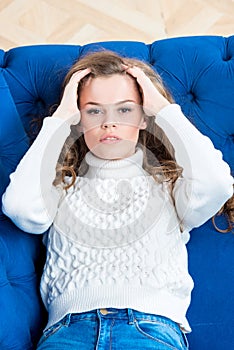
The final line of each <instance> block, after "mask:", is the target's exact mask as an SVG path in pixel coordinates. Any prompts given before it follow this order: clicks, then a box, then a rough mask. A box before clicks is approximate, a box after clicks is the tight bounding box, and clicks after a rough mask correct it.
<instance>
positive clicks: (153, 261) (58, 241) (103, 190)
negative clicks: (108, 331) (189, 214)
mask: <svg viewBox="0 0 234 350" xmlns="http://www.w3.org/2000/svg"><path fill="white" fill-rule="evenodd" d="M86 161H87V163H88V165H89V169H90V170H89V172H88V173H87V175H86V176H85V177H84V178H78V179H77V181H76V184H75V186H74V187H72V188H70V189H69V190H68V193H67V195H66V196H65V197H64V199H63V200H62V201H61V203H60V207H59V209H58V212H57V215H56V218H55V221H54V225H53V227H52V228H51V230H50V233H49V237H48V242H47V247H48V254H47V261H46V265H45V270H44V274H43V278H42V284H41V288H42V295H43V298H44V302H45V304H46V305H47V307H48V309H49V310H50V309H51V308H52V309H54V308H56V313H58V310H60V313H59V318H61V317H62V316H63V315H64V314H66V313H67V312H68V311H69V310H68V309H67V307H68V306H66V309H63V308H61V303H60V302H59V300H60V297H61V298H63V297H64V296H66V295H69V299H70V303H71V305H72V304H73V303H75V305H76V307H78V310H74V311H79V312H80V311H85V310H87V309H90V308H91V306H90V305H88V304H87V300H86V299H84V300H83V299H82V297H81V295H80V291H82V290H84V291H86V290H90V288H91V289H92V288H95V294H96V298H97V300H98V299H99V298H100V299H104V300H105V289H106V287H108V288H109V290H111V293H112V304H111V305H108V306H117V307H121V306H122V305H125V307H127V306H129V307H130V306H133V305H134V308H136V309H141V308H142V306H141V305H140V304H139V305H138V301H137V298H136V293H135V291H136V290H139V289H142V292H143V293H146V295H147V294H148V293H150V294H151V299H152V300H154V293H155V291H156V290H157V291H158V292H160V293H161V294H162V296H160V297H159V300H158V301H153V304H152V300H150V299H149V305H150V308H151V312H154V311H155V312H157V309H158V304H159V303H160V307H161V305H162V304H165V303H166V299H164V298H165V293H168V294H170V295H171V298H172V299H174V300H176V299H179V300H180V301H182V300H186V299H189V297H190V292H191V289H192V287H193V282H192V280H191V278H190V276H189V274H188V272H187V253H186V249H185V244H184V242H183V238H182V237H183V236H182V235H181V232H180V229H179V220H178V218H177V215H176V211H175V209H174V206H173V203H172V201H171V199H170V196H169V194H168V192H167V191H166V190H165V188H164V185H162V184H158V183H156V182H155V180H154V179H153V178H152V177H151V176H149V175H148V174H146V173H145V172H144V171H143V169H142V161H143V152H142V151H141V149H138V150H137V152H136V154H135V155H133V156H132V157H130V158H129V159H128V160H126V159H125V160H124V161H123V162H121V161H117V162H115V161H112V162H111V164H110V162H107V163H103V161H101V160H100V159H98V158H96V157H95V156H94V155H92V154H90V153H89V154H88V156H87V157H86ZM94 163H95V164H94ZM122 163H124V164H122ZM110 165H112V167H111V168H110ZM120 168H121V172H119V169H120ZM126 170H128V171H126ZM125 173H126V174H130V173H131V174H132V175H133V174H134V173H135V175H136V176H135V177H131V178H130V177H128V178H122V177H121V178H118V176H120V174H125ZM99 176H101V178H100V177H99ZM109 176H111V178H109ZM112 176H113V177H114V178H113V177H112ZM162 213H163V215H162ZM129 286H132V292H129V290H128V288H129ZM103 287H104V294H103ZM100 288H101V289H100ZM120 289H121V290H122V296H121V294H119V290H120ZM125 289H126V290H125ZM99 290H100V291H101V293H100V296H99ZM133 291H134V292H133ZM149 291H150V292H149ZM125 294H126V295H127V299H128V300H129V301H128V302H127V301H126V295H125ZM72 299H73V300H72ZM156 300H157V299H156ZM126 302H127V303H129V302H130V303H131V304H132V305H131V304H126ZM183 302H184V301H183ZM99 306H100V305H99ZM101 306H104V305H101ZM105 306H106V305H105ZM52 314H53V312H50V315H52ZM167 316H168V317H172V313H170V314H168V315H167ZM172 318H173V317H172ZM174 318H175V317H174ZM56 320H57V319H55V318H52V319H50V323H49V324H52V323H54V322H55V321H56ZM176 320H177V321H178V322H180V323H182V324H183V326H184V327H187V329H189V327H188V325H187V323H186V321H185V320H182V319H179V317H178V316H177V317H176Z"/></svg>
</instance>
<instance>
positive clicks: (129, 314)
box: [127, 309, 134, 324]
mask: <svg viewBox="0 0 234 350" xmlns="http://www.w3.org/2000/svg"><path fill="white" fill-rule="evenodd" d="M127 310H128V324H134V315H133V311H132V309H127Z"/></svg>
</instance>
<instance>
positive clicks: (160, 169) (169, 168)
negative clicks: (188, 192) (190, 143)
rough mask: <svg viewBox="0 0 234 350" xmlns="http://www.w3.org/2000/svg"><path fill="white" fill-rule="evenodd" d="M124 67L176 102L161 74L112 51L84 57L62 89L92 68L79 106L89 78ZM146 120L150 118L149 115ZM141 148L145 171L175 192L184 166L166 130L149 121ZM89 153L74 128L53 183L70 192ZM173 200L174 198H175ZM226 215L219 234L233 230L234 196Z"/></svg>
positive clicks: (142, 133) (224, 210)
mask: <svg viewBox="0 0 234 350" xmlns="http://www.w3.org/2000/svg"><path fill="white" fill-rule="evenodd" d="M123 64H124V65H127V66H129V67H133V66H136V67H139V68H140V69H141V70H143V72H144V73H145V74H146V76H147V77H149V78H150V80H151V81H152V83H153V84H154V85H155V87H156V88H157V89H158V90H159V91H160V93H161V94H162V95H163V96H164V97H165V98H167V100H168V101H169V102H171V103H173V102H174V101H173V98H172V96H171V94H170V93H169V91H168V89H167V88H166V87H165V86H164V84H163V81H162V79H161V77H160V76H159V74H157V73H156V72H155V70H154V68H153V67H151V66H149V65H148V64H146V63H144V62H143V61H140V60H137V59H132V58H126V57H121V56H119V55H118V54H116V53H114V52H112V51H107V50H103V51H98V52H93V53H89V54H87V55H85V56H83V57H81V58H80V59H79V60H78V61H77V62H76V63H75V64H74V65H73V66H72V67H71V69H70V70H69V72H68V73H67V75H66V77H65V80H64V84H63V89H64V88H65V86H66V85H67V83H68V82H69V80H70V78H71V76H72V75H73V74H74V73H75V72H77V71H80V70H83V69H85V68H90V70H91V72H90V74H88V75H87V76H85V77H84V78H83V79H82V80H81V81H80V83H79V86H78V101H77V103H78V107H79V96H80V94H81V93H82V88H83V86H84V85H85V83H86V82H87V80H88V79H90V78H92V79H94V78H97V77H106V76H111V75H114V74H120V75H125V74H128V73H126V70H125V69H124V68H123ZM132 79H133V80H134V83H135V84H136V87H137V89H138V91H139V94H140V96H141V101H142V100H143V99H142V91H141V88H140V86H139V85H138V83H137V82H136V80H135V79H134V78H133V77H132ZM146 118H147V116H146ZM138 142H139V145H140V146H141V148H142V150H143V153H144V162H143V167H144V169H145V170H146V171H147V172H148V173H149V174H151V175H152V176H153V177H154V179H155V181H157V182H165V181H166V182H167V183H168V187H169V189H170V191H171V192H172V190H173V187H174V184H175V181H176V180H177V178H178V177H180V176H181V175H182V171H183V169H182V167H181V166H179V165H178V164H177V162H176V159H175V152H174V148H173V146H172V144H171V143H170V141H169V139H168V138H167V136H166V134H165V133H164V131H163V130H162V129H161V128H160V127H159V126H158V125H157V124H156V123H155V122H154V118H152V117H151V118H150V117H148V118H147V128H146V129H145V130H140V133H139V140H138ZM88 151H89V149H88V147H87V146H86V143H85V140H84V136H83V135H82V134H81V133H79V132H78V128H77V127H73V126H72V127H71V134H70V136H69V137H68V139H67V141H66V143H65V145H64V147H63V150H62V152H61V154H60V158H59V161H58V164H57V172H56V179H55V182H54V184H55V185H57V184H59V183H61V182H63V183H64V188H65V189H68V188H69V187H71V186H73V185H74V183H75V181H76V177H77V176H78V175H79V176H83V175H84V174H85V173H86V171H87V169H88V166H87V164H86V163H85V161H84V158H85V155H86V153H87V152H88ZM67 176H68V177H69V178H70V179H71V181H69V184H68V183H67V181H65V178H67ZM172 198H173V197H172ZM221 214H222V215H225V216H226V218H227V222H228V227H227V229H225V230H221V229H219V228H218V227H217V225H216V223H215V217H213V224H214V227H215V228H216V230H218V231H219V232H229V231H231V230H232V229H233V223H234V196H233V197H232V198H231V199H229V201H227V202H226V203H225V205H224V206H223V208H221V209H220V211H219V212H218V213H217V214H216V215H221Z"/></svg>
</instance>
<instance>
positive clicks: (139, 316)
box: [61, 308, 180, 331]
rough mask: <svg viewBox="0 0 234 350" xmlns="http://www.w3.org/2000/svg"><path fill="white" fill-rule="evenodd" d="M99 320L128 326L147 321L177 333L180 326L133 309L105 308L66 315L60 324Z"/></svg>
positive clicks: (166, 319)
mask: <svg viewBox="0 0 234 350" xmlns="http://www.w3.org/2000/svg"><path fill="white" fill-rule="evenodd" d="M100 318H102V319H103V318H104V319H108V318H109V319H113V318H114V319H116V320H117V319H121V320H126V321H128V323H129V324H133V323H134V321H135V320H137V321H140V320H146V321H147V320H148V321H152V322H160V323H164V324H168V325H170V326H171V327H172V328H174V329H175V330H177V331H178V330H179V329H180V326H179V325H178V324H177V323H176V322H174V321H172V320H171V319H169V318H167V317H165V316H161V315H155V314H149V313H144V312H141V311H136V310H133V309H116V308H105V309H104V308H102V309H96V310H91V311H87V312H81V313H72V314H67V315H66V316H65V317H64V318H63V320H62V321H61V323H63V324H64V325H67V326H68V325H69V324H70V322H76V321H79V320H90V321H91V320H93V321H97V320H98V319H100Z"/></svg>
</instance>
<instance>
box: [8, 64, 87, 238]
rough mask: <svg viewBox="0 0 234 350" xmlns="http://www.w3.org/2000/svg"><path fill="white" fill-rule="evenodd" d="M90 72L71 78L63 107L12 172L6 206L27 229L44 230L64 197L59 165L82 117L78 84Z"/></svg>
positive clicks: (20, 224)
mask: <svg viewBox="0 0 234 350" xmlns="http://www.w3.org/2000/svg"><path fill="white" fill-rule="evenodd" d="M88 72H89V70H84V71H80V72H78V73H75V74H74V75H73V76H72V77H71V79H70V81H69V83H68V84H67V86H66V88H65V90H64V94H63V98H62V101H61V103H60V105H59V107H58V108H57V110H56V111H55V113H54V114H53V116H52V117H47V118H45V119H44V121H43V126H42V129H41V131H40V133H39V135H38V136H37V138H36V140H35V141H34V143H33V144H32V146H31V147H30V149H29V150H28V151H27V153H26V154H25V156H24V157H23V158H22V160H21V162H20V163H19V165H18V167H17V168H16V171H15V172H14V173H12V174H11V175H10V184H9V186H8V187H7V189H6V192H5V194H4V195H3V200H2V203H3V206H2V209H3V212H4V213H5V214H6V215H7V216H9V217H10V218H11V220H12V221H13V222H14V223H15V224H16V225H17V226H18V227H20V228H21V229H22V230H23V231H26V232H30V233H43V232H45V231H46V230H47V229H48V228H49V227H50V225H51V224H52V222H53V220H54V217H55V215H56V212H57V208H58V203H59V200H60V197H61V191H60V190H59V189H58V188H56V187H55V186H54V185H53V181H54V179H55V175H56V164H57V161H58V158H59V155H60V152H61V150H62V147H63V145H64V143H65V141H66V138H67V137H68V136H69V134H70V126H71V125H72V124H77V123H78V122H79V120H80V113H79V110H78V107H77V87H78V84H79V81H80V80H81V79H82V78H83V77H84V76H85V75H86V74H87V73H88Z"/></svg>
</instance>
